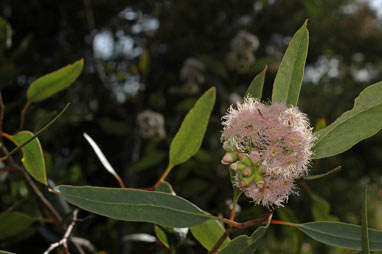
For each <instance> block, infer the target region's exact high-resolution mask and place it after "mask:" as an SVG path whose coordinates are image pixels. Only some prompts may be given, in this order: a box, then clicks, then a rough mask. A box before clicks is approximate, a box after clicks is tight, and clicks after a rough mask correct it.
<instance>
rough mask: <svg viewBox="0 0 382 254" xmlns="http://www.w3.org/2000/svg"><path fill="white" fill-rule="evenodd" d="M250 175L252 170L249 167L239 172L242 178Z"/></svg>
mask: <svg viewBox="0 0 382 254" xmlns="http://www.w3.org/2000/svg"><path fill="white" fill-rule="evenodd" d="M251 174H252V168H251V167H245V168H244V169H243V170H242V171H241V175H242V176H244V177H248V176H250V175H251Z"/></svg>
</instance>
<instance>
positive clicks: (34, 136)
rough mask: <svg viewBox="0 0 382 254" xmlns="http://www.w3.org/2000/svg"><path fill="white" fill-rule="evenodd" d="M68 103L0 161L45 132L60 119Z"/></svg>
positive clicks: (1, 159)
mask: <svg viewBox="0 0 382 254" xmlns="http://www.w3.org/2000/svg"><path fill="white" fill-rule="evenodd" d="M69 105H70V103H67V104H66V105H65V107H64V108H63V109H62V110H61V111H60V113H58V114H57V115H56V116H55V117H54V118H53V119H52V120H50V121H49V123H47V124H46V125H45V126H44V127H42V128H41V129H40V130H39V131H37V132H36V133H35V134H34V135H33V136H32V137H30V138H29V139H28V140H27V141H25V142H24V143H22V144H21V145H19V146H17V147H16V148H14V149H13V150H12V151H10V152H9V154H6V155H5V156H4V157H1V158H0V161H3V160H6V159H7V158H8V157H9V156H11V155H13V154H14V153H16V152H17V151H19V150H20V149H21V148H23V147H24V146H26V145H27V144H28V143H29V142H31V141H32V140H34V139H35V138H36V137H38V136H39V135H40V134H41V133H42V132H43V131H45V130H47V129H48V128H49V127H50V126H51V125H52V124H53V123H54V122H55V121H56V120H57V119H58V118H60V116H61V115H62V114H63V113H64V112H65V111H66V109H67V108H68V107H69ZM0 133H1V135H3V136H5V137H7V136H10V135H8V134H6V133H3V132H0Z"/></svg>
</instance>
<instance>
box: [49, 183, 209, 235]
mask: <svg viewBox="0 0 382 254" xmlns="http://www.w3.org/2000/svg"><path fill="white" fill-rule="evenodd" d="M55 192H56V193H57V194H59V195H60V196H61V197H62V198H63V199H65V200H66V201H67V202H69V203H71V204H73V205H76V206H78V207H80V208H82V209H84V210H87V211H89V212H92V213H96V214H100V215H103V216H106V217H110V218H114V219H118V220H123V221H142V222H150V223H155V224H159V225H164V226H169V227H178V228H186V227H191V226H194V225H198V224H201V223H203V222H205V221H206V220H208V219H211V218H213V216H211V215H209V214H207V213H206V212H204V211H202V210H201V209H200V208H198V207H197V206H196V205H194V204H192V203H191V202H189V201H187V200H185V199H183V198H181V197H178V196H175V195H171V194H167V193H163V192H156V191H143V190H137V189H121V188H118V189H117V188H101V187H90V186H83V187H76V186H65V185H61V186H57V187H56V188H55Z"/></svg>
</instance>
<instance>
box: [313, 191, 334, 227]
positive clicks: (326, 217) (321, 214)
mask: <svg viewBox="0 0 382 254" xmlns="http://www.w3.org/2000/svg"><path fill="white" fill-rule="evenodd" d="M311 197H312V200H313V203H312V211H313V218H314V220H315V221H339V220H338V218H337V217H335V216H333V215H330V213H329V212H330V204H329V203H328V202H327V201H326V200H325V199H323V198H321V197H320V196H318V195H316V194H312V195H311Z"/></svg>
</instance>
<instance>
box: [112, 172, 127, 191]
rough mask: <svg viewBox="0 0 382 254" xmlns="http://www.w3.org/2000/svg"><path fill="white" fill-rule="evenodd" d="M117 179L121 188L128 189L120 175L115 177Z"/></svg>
mask: <svg viewBox="0 0 382 254" xmlns="http://www.w3.org/2000/svg"><path fill="white" fill-rule="evenodd" d="M115 179H117V181H118V183H119V185H120V186H121V188H123V189H124V188H126V186H125V184H124V183H123V181H122V179H121V178H120V177H119V176H118V175H115Z"/></svg>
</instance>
